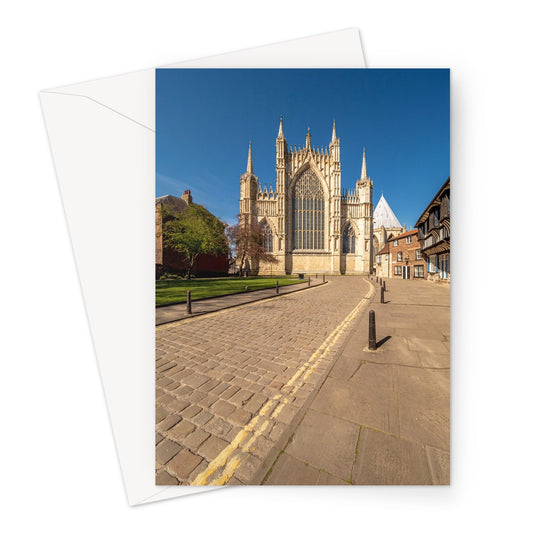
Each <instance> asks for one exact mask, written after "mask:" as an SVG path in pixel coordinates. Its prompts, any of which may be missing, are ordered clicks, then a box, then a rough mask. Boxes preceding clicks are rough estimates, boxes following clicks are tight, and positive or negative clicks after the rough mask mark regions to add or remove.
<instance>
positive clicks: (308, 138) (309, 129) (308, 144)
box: [305, 127, 311, 150]
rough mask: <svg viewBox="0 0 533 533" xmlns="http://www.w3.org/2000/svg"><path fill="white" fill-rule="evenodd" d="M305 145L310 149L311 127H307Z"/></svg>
mask: <svg viewBox="0 0 533 533" xmlns="http://www.w3.org/2000/svg"><path fill="white" fill-rule="evenodd" d="M305 147H306V148H307V149H308V150H311V128H309V127H308V128H307V135H306V136H305Z"/></svg>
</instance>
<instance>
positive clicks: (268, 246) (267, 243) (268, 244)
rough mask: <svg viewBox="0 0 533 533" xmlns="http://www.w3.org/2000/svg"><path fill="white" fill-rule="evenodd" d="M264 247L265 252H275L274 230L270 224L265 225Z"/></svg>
mask: <svg viewBox="0 0 533 533" xmlns="http://www.w3.org/2000/svg"><path fill="white" fill-rule="evenodd" d="M263 246H264V248H265V252H268V253H271V252H273V251H274V248H273V239H272V229H271V228H270V226H269V225H268V222H265V223H264V224H263Z"/></svg>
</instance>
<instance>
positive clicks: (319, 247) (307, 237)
mask: <svg viewBox="0 0 533 533" xmlns="http://www.w3.org/2000/svg"><path fill="white" fill-rule="evenodd" d="M275 147H276V164H275V172H276V185H275V188H272V185H271V186H270V189H268V188H267V186H266V184H265V185H264V187H262V186H261V185H260V184H259V182H258V179H257V177H256V176H255V175H254V172H253V165H252V148H251V144H250V146H249V148H248V165H247V169H246V172H245V173H244V174H243V175H242V176H241V182H240V183H241V195H240V216H239V220H240V223H241V224H246V221H247V220H251V221H254V222H256V223H257V224H259V225H260V226H261V228H262V230H263V233H264V246H265V249H266V251H267V252H269V253H271V254H272V255H273V256H274V257H275V258H276V259H277V263H274V264H272V263H269V264H265V265H263V264H259V265H257V269H256V270H255V272H258V273H259V274H267V273H268V274H271V273H272V274H296V273H317V274H319V273H324V274H367V273H368V272H370V268H371V263H372V260H371V241H372V215H373V205H372V181H371V180H370V178H369V177H368V176H367V173H366V155H365V154H364V153H363V167H362V170H361V179H360V180H359V181H357V182H356V183H355V180H354V185H355V187H353V188H352V189H346V190H344V191H341V155H340V140H339V138H338V137H337V129H336V125H335V121H333V129H332V132H331V141H330V143H329V145H328V146H326V147H323V146H322V147H320V146H313V145H312V143H311V130H310V128H307V134H306V136H305V144H304V145H303V146H301V145H300V146H288V145H287V140H286V139H285V133H284V131H283V117H281V118H280V121H279V128H278V135H277V137H276V140H275Z"/></svg>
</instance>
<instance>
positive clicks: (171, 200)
mask: <svg viewBox="0 0 533 533" xmlns="http://www.w3.org/2000/svg"><path fill="white" fill-rule="evenodd" d="M192 203H193V202H192V195H191V191H189V190H187V191H185V192H184V193H183V195H182V197H181V198H177V197H176V196H172V195H171V194H167V195H166V196H161V197H159V198H156V200H155V269H156V277H157V278H159V276H160V275H161V274H162V273H163V272H168V273H173V274H176V273H180V274H181V273H183V272H185V271H186V269H187V263H186V261H185V259H184V257H183V255H182V254H180V253H179V252H177V251H176V250H172V249H171V248H167V247H165V246H163V231H162V229H163V221H162V217H161V206H165V208H166V209H167V211H169V212H171V213H172V214H174V215H179V214H180V213H182V212H183V211H184V210H185V209H187V207H188V206H189V205H190V204H192ZM228 268H229V261H228V257H227V255H208V254H201V255H199V256H198V259H197V260H196V266H195V268H194V270H193V274H194V275H197V276H221V275H225V274H227V272H228Z"/></svg>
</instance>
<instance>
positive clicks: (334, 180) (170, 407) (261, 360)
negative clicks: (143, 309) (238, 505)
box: [154, 68, 451, 485]
mask: <svg viewBox="0 0 533 533" xmlns="http://www.w3.org/2000/svg"><path fill="white" fill-rule="evenodd" d="M155 106H156V161H155V165H156V198H155V199H154V200H155V230H154V236H155V277H156V279H155V337H156V357H155V387H156V391H155V392H156V394H155V406H154V409H155V443H154V453H155V472H154V476H155V482H156V484H157V485H448V484H449V482H450V481H449V479H450V278H451V263H450V219H451V217H450V71H449V70H448V69H231V68H228V69H170V68H169V69H157V70H156V102H155Z"/></svg>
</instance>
